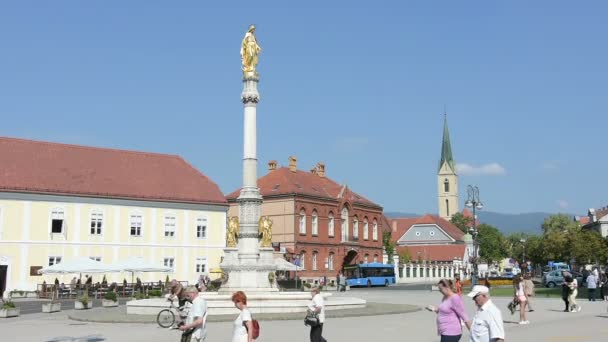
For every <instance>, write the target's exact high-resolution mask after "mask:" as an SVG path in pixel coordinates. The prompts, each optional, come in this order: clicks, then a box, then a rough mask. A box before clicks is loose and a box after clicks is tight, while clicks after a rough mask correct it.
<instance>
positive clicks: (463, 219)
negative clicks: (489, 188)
mask: <svg viewBox="0 0 608 342" xmlns="http://www.w3.org/2000/svg"><path fill="white" fill-rule="evenodd" d="M450 222H452V224H454V225H455V226H456V227H458V228H459V229H460V230H462V231H463V232H465V233H466V232H468V231H469V227H470V226H471V224H472V223H473V218H471V217H469V216H464V215H462V213H456V214H454V215H452V218H451V219H450Z"/></svg>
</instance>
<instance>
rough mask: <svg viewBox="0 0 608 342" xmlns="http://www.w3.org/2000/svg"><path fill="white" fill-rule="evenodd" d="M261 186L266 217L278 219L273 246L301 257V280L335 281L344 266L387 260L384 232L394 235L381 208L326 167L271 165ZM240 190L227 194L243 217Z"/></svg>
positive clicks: (291, 256)
mask: <svg viewBox="0 0 608 342" xmlns="http://www.w3.org/2000/svg"><path fill="white" fill-rule="evenodd" d="M258 187H259V188H260V192H261V194H262V196H263V198H264V202H263V204H262V212H261V214H262V215H263V216H269V217H270V218H271V219H272V221H273V226H272V231H273V233H272V234H273V236H272V241H273V244H274V245H275V246H276V247H277V248H280V249H281V250H283V251H284V252H285V256H286V258H287V259H288V260H290V261H293V260H294V258H296V257H298V258H300V263H301V265H302V266H303V267H304V268H305V271H302V272H298V276H299V277H302V278H304V279H318V278H321V277H323V276H327V277H335V275H336V273H337V272H338V271H339V270H340V269H342V267H343V266H344V265H348V264H355V263H360V262H366V261H368V262H373V261H378V262H382V247H383V246H382V232H383V230H386V231H390V226H388V225H387V224H386V223H384V222H386V220H383V215H382V207H381V206H380V205H378V204H376V203H374V202H372V201H370V200H368V199H366V198H365V197H363V196H361V195H359V194H357V193H356V192H354V191H352V190H350V189H349V188H348V186H346V185H341V184H338V183H336V182H335V181H333V180H331V179H329V178H327V176H326V174H325V165H324V164H323V163H318V164H317V165H316V166H315V167H314V168H312V169H311V170H310V171H302V170H298V169H297V164H296V158H295V157H290V159H289V167H279V168H277V162H276V161H271V162H269V163H268V173H267V174H266V175H264V176H263V177H261V178H260V179H258ZM239 191H240V190H236V191H234V192H232V193H230V194H229V195H227V196H226V199H227V200H228V203H229V204H230V210H229V211H228V215H229V216H237V215H238V205H237V203H236V198H237V197H238V195H239Z"/></svg>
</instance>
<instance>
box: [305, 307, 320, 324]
mask: <svg viewBox="0 0 608 342" xmlns="http://www.w3.org/2000/svg"><path fill="white" fill-rule="evenodd" d="M304 325H309V326H311V327H316V326H317V325H319V314H318V313H316V312H314V311H312V310H310V309H308V310H307V311H306V317H304Z"/></svg>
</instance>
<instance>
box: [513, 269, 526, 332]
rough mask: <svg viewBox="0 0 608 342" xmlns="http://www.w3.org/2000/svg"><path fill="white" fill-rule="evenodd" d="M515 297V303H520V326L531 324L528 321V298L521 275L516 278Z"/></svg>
mask: <svg viewBox="0 0 608 342" xmlns="http://www.w3.org/2000/svg"><path fill="white" fill-rule="evenodd" d="M514 285H515V286H514V289H513V290H514V292H515V297H514V301H517V302H518V303H519V324H530V321H528V320H527V319H526V306H527V304H528V297H527V296H526V291H525V289H524V279H523V277H522V276H521V274H518V275H516V276H515V284H514Z"/></svg>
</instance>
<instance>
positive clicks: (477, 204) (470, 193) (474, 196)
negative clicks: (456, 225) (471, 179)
mask: <svg viewBox="0 0 608 342" xmlns="http://www.w3.org/2000/svg"><path fill="white" fill-rule="evenodd" d="M464 205H465V206H466V207H467V208H472V209H473V228H471V229H470V231H471V234H472V235H473V255H474V257H473V274H472V275H471V284H472V285H473V286H475V285H477V263H478V260H477V259H478V257H479V252H478V248H479V246H478V243H477V234H478V231H477V214H476V210H481V209H483V203H481V200H480V199H479V188H478V187H477V186H471V185H468V186H467V201H466V202H465V204H464Z"/></svg>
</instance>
